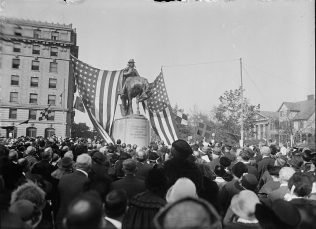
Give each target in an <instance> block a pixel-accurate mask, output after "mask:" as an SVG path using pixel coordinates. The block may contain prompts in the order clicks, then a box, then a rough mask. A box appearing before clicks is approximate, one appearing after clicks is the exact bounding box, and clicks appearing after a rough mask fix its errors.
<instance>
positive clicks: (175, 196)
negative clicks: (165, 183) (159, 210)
mask: <svg viewBox="0 0 316 229" xmlns="http://www.w3.org/2000/svg"><path fill="white" fill-rule="evenodd" d="M185 197H197V194H196V187H195V184H194V183H193V182H192V181H191V180H190V179H188V178H185V177H182V178H179V179H178V180H177V181H176V183H175V184H174V185H173V186H171V187H170V188H169V190H168V192H167V194H166V200H167V202H168V203H171V202H175V201H177V200H179V199H181V198H185Z"/></svg>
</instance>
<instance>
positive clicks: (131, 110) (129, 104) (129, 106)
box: [128, 96, 133, 115]
mask: <svg viewBox="0 0 316 229" xmlns="http://www.w3.org/2000/svg"><path fill="white" fill-rule="evenodd" d="M128 114H129V115H130V114H133V106H132V97H131V96H128Z"/></svg>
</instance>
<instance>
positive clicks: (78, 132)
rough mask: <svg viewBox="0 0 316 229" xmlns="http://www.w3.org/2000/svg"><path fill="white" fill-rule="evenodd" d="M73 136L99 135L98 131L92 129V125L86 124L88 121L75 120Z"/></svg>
mask: <svg viewBox="0 0 316 229" xmlns="http://www.w3.org/2000/svg"><path fill="white" fill-rule="evenodd" d="M71 136H72V137H73V138H76V137H78V138H93V137H94V136H98V133H97V132H96V131H93V130H90V127H88V126H87V125H86V123H82V122H80V123H78V124H77V123H75V122H73V123H72V125H71Z"/></svg>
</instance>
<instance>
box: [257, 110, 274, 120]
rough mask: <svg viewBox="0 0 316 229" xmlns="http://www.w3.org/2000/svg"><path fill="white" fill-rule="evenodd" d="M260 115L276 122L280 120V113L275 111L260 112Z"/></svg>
mask: <svg viewBox="0 0 316 229" xmlns="http://www.w3.org/2000/svg"><path fill="white" fill-rule="evenodd" d="M259 114H261V115H263V116H265V117H267V118H272V119H274V120H278V119H279V113H278V112H274V111H260V112H259Z"/></svg>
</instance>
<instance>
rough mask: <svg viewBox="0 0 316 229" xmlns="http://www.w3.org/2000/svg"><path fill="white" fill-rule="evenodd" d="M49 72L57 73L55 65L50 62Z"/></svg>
mask: <svg viewBox="0 0 316 229" xmlns="http://www.w3.org/2000/svg"><path fill="white" fill-rule="evenodd" d="M49 72H56V73H57V63H56V62H50V64H49Z"/></svg>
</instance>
